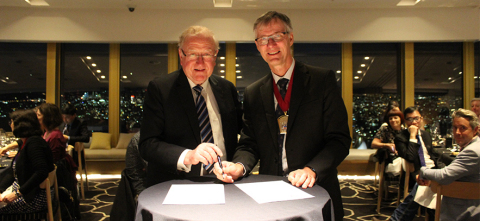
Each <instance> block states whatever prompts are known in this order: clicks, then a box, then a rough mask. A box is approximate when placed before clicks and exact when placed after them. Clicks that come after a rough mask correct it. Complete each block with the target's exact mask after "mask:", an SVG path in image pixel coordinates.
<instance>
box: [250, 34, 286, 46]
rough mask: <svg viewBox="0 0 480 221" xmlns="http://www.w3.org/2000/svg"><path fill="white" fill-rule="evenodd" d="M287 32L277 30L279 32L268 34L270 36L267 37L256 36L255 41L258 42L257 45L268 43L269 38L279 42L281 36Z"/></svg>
mask: <svg viewBox="0 0 480 221" xmlns="http://www.w3.org/2000/svg"><path fill="white" fill-rule="evenodd" d="M287 33H288V32H279V33H276V34H274V35H270V36H267V37H262V38H256V39H255V41H256V42H257V43H258V44H259V45H267V44H268V41H269V40H270V39H273V41H275V42H279V41H281V40H283V38H284V37H285V35H286V34H287Z"/></svg>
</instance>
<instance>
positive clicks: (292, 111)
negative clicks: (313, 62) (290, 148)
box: [287, 62, 310, 137]
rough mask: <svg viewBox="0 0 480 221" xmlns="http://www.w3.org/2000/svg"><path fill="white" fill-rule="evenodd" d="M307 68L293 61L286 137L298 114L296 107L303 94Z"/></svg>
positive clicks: (308, 78) (307, 76) (308, 77)
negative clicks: (293, 67)
mask: <svg viewBox="0 0 480 221" xmlns="http://www.w3.org/2000/svg"><path fill="white" fill-rule="evenodd" d="M307 72H308V71H307V68H306V67H305V66H304V65H303V64H302V63H299V62H295V69H294V75H293V83H292V84H293V85H292V90H293V91H292V97H291V99H290V107H289V109H288V125H287V137H288V135H289V134H290V130H291V128H292V126H293V123H294V122H295V118H296V117H297V114H298V109H299V107H300V104H301V103H302V99H303V97H304V94H305V92H306V91H305V89H306V88H307V85H308V81H309V80H310V76H309V75H307Z"/></svg>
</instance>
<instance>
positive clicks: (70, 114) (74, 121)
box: [59, 103, 90, 165]
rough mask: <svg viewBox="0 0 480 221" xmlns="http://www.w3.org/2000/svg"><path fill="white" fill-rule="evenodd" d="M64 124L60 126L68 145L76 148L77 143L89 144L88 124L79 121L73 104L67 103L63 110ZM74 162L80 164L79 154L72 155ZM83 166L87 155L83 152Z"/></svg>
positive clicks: (74, 152)
mask: <svg viewBox="0 0 480 221" xmlns="http://www.w3.org/2000/svg"><path fill="white" fill-rule="evenodd" d="M62 117H63V123H62V124H60V127H59V128H60V130H61V131H62V132H63V137H65V139H66V140H67V145H72V146H75V143H76V142H83V143H88V141H89V140H90V132H89V131H88V128H87V123H86V122H85V121H82V120H80V119H78V117H77V109H76V108H75V106H73V104H70V103H67V104H65V106H63V108H62ZM72 158H73V161H74V162H75V164H76V165H79V164H78V156H77V152H76V151H73V153H72ZM82 165H85V154H84V152H83V151H82Z"/></svg>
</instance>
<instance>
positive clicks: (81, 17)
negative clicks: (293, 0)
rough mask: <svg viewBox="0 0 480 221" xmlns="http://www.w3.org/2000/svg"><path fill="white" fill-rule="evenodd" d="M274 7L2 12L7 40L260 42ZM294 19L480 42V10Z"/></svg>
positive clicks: (300, 27) (321, 33) (336, 31)
mask: <svg viewBox="0 0 480 221" xmlns="http://www.w3.org/2000/svg"><path fill="white" fill-rule="evenodd" d="M265 11H266V10H233V9H212V10H154V9H146V8H137V9H136V10H135V12H129V11H128V10H127V8H125V9H121V10H120V9H55V8H43V7H30V8H29V7H21V8H20V7H0V41H27V42H39V41H40V42H123V43H128V42H132V43H134V42H176V41H177V40H178V36H179V35H180V33H181V32H182V31H183V30H184V29H185V28H186V27H188V26H190V25H204V26H207V27H209V28H210V29H212V30H213V31H214V33H215V34H216V36H217V38H218V39H219V40H221V41H237V42H244V41H250V42H251V41H252V39H253V32H252V24H253V22H254V21H255V19H256V18H257V17H258V16H259V15H261V14H262V13H264V12H265ZM279 11H281V12H284V13H286V14H287V15H289V17H290V18H291V19H292V21H293V26H294V30H295V34H296V35H295V38H296V39H295V40H296V41H297V42H385V41H393V42H398V41H400V42H404V41H472V40H479V39H480V16H479V14H480V9H479V8H413V9H412V8H394V9H322V10H283V9H281V10H279Z"/></svg>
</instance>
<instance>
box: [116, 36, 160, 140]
mask: <svg viewBox="0 0 480 221" xmlns="http://www.w3.org/2000/svg"><path fill="white" fill-rule="evenodd" d="M120 51H121V52H120V67H121V68H120V69H121V70H120V132H121V133H128V132H136V131H137V130H138V129H139V128H140V124H141V122H142V115H143V114H142V112H143V99H144V97H145V91H146V89H147V86H148V83H149V82H150V81H151V80H153V79H154V78H156V77H158V76H160V75H162V74H167V72H168V44H121V46H120Z"/></svg>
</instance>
